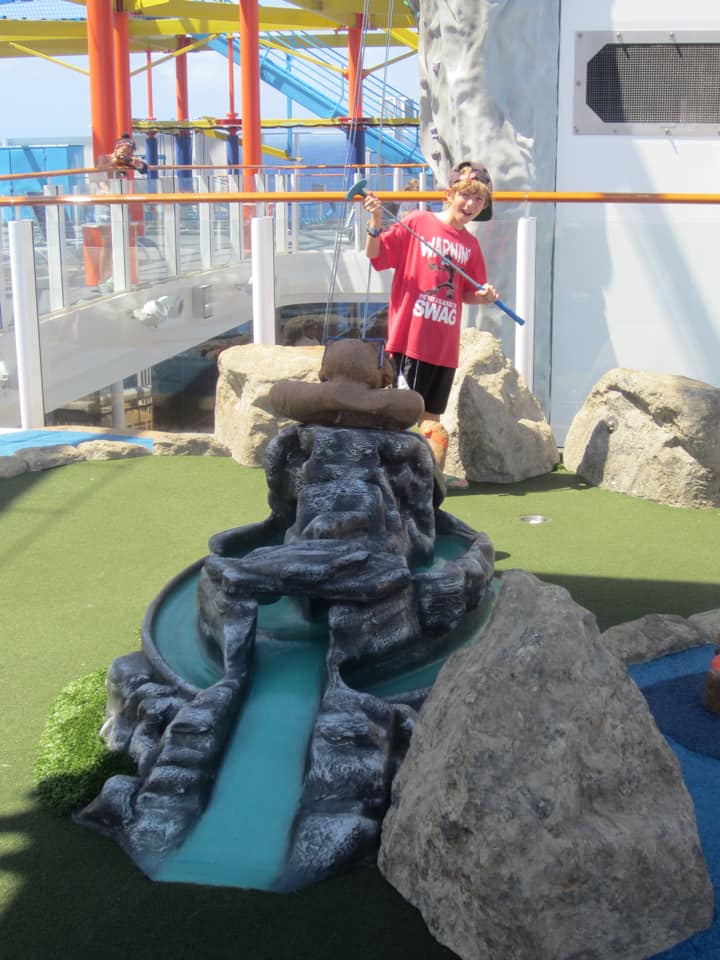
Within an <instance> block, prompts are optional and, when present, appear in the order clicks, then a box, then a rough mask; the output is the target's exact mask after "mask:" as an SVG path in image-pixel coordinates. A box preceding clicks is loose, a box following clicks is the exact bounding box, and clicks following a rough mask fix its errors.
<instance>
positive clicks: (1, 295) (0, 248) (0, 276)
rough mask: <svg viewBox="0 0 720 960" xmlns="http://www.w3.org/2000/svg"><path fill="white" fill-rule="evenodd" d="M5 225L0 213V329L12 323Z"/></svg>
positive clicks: (6, 327)
mask: <svg viewBox="0 0 720 960" xmlns="http://www.w3.org/2000/svg"><path fill="white" fill-rule="evenodd" d="M4 250H5V225H4V223H3V218H2V214H1V213H0V330H7V329H8V327H9V326H10V324H11V323H12V301H11V300H10V297H9V296H8V295H7V291H6V288H5V256H4Z"/></svg>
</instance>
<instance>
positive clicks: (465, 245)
mask: <svg viewBox="0 0 720 960" xmlns="http://www.w3.org/2000/svg"><path fill="white" fill-rule="evenodd" d="M363 205H364V207H365V209H366V210H367V211H368V213H369V214H370V221H369V223H368V227H367V241H366V244H365V253H366V254H367V256H368V258H369V259H370V262H371V264H372V266H373V267H374V269H376V270H388V269H394V271H395V272H394V275H393V280H392V286H391V290H390V304H389V309H388V336H387V351H388V353H389V354H390V355H391V357H392V360H393V364H394V367H395V373H396V379H397V385H398V386H400V387H409V388H410V389H411V390H415V391H416V392H417V393H419V394H421V396H422V397H423V400H424V401H425V413H424V415H423V420H422V421H421V423H420V430H421V432H422V433H423V435H424V436H425V437H426V438H427V440H428V442H429V443H430V447H431V449H432V451H433V454H434V456H435V459H436V461H437V463H438V466H439V467H440V469H441V470H442V469H443V467H444V464H445V456H446V453H447V444H448V435H447V431H446V430H445V428H444V427H443V425H442V424H441V423H440V417H441V415H442V414H443V413H444V412H445V408H446V407H447V402H448V399H449V396H450V389H451V387H452V383H453V378H454V376H455V370H456V369H457V366H458V361H459V353H460V326H461V318H462V305H463V303H469V304H484V303H494V302H495V301H496V300H497V299H498V294H497V292H496V290H495V288H494V287H493V286H491V285H490V284H488V283H487V274H486V269H485V260H484V257H483V254H482V250H481V249H480V244H479V243H478V241H477V239H476V238H475V237H474V236H473V235H472V234H471V233H470V232H469V230H467V225H468V224H469V223H471V222H472V221H473V220H489V219H490V218H491V216H492V180H491V179H490V174H489V173H488V171H487V170H486V169H485V167H484V166H482V164H479V163H471V162H469V161H468V162H465V163H462V164H458V165H457V166H456V167H453V169H452V171H451V173H450V177H449V185H448V188H447V190H446V191H445V207H444V209H443V210H442V211H441V212H440V213H433V212H431V211H426V210H416V211H412V212H410V213H408V214H407V215H406V216H405V217H404V218H402V219H401V220H396V221H395V222H394V223H393V224H392V226H390V227H389V228H388V229H387V230H383V222H382V221H383V205H382V204H381V202H380V201H379V200H378V198H377V197H376V196H375V195H374V194H373V193H367V195H366V196H365V199H364V201H363ZM455 266H457V267H458V268H460V270H461V271H462V273H461V272H459V271H458V270H456V269H454V267H455ZM463 274H466V276H463ZM470 278H472V280H474V281H476V283H477V284H479V285H480V286H481V287H482V288H481V289H479V288H478V287H477V286H475V285H474V284H472V283H470V282H469V280H470ZM447 479H448V486H452V487H467V481H465V480H462V479H459V478H453V477H450V478H447Z"/></svg>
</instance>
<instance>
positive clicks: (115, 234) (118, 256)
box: [110, 180, 130, 293]
mask: <svg viewBox="0 0 720 960" xmlns="http://www.w3.org/2000/svg"><path fill="white" fill-rule="evenodd" d="M110 188H111V190H112V192H113V193H115V194H122V193H126V192H127V187H126V186H125V182H124V181H123V180H111V181H110ZM110 237H111V242H112V281H113V291H114V292H115V293H122V292H123V291H125V290H129V289H130V208H129V207H128V205H127V204H126V203H113V204H111V206H110Z"/></svg>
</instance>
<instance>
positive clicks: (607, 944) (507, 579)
mask: <svg viewBox="0 0 720 960" xmlns="http://www.w3.org/2000/svg"><path fill="white" fill-rule="evenodd" d="M392 796H393V800H392V806H391V808H390V810H389V812H388V814H387V816H386V819H385V822H384V825H383V836H382V846H381V850H380V858H379V864H380V869H381V871H382V872H383V874H384V875H385V876H386V878H387V879H388V880H389V881H390V883H392V884H393V886H395V887H396V888H397V889H398V890H399V891H400V892H401V893H402V895H403V896H404V897H405V898H406V899H408V900H409V901H410V903H412V904H414V905H415V906H416V907H417V908H418V909H419V910H420V912H421V913H422V915H423V917H424V918H425V921H426V923H427V925H428V927H429V929H430V931H431V932H432V933H433V935H434V936H435V937H436V938H437V939H438V940H439V941H440V942H441V943H443V944H446V945H447V946H448V947H450V948H451V949H452V950H454V951H455V952H456V953H457V954H459V956H460V957H462V958H463V960H491V958H497V957H502V958H509V957H512V958H514V960H570V958H579V957H582V958H583V960H641V958H645V957H649V956H651V955H653V954H655V953H657V952H658V951H660V950H664V949H666V948H668V947H670V946H672V945H673V944H675V943H677V942H679V941H681V940H683V939H685V938H687V937H688V936H690V935H691V934H693V933H694V932H696V931H698V930H700V929H703V928H705V927H706V926H708V925H709V924H710V923H711V921H712V916H713V891H712V886H711V884H710V880H709V878H708V875H707V871H706V868H705V863H704V860H703V856H702V853H701V850H700V844H699V840H698V835H697V828H696V825H695V816H694V810H693V806H692V802H691V799H690V797H689V795H688V793H687V790H686V788H685V785H684V783H683V780H682V777H681V774H680V769H679V765H678V763H677V760H676V759H675V756H674V754H673V752H672V750H671V749H670V748H669V747H668V745H667V743H666V742H665V740H664V738H663V737H662V735H661V734H660V733H659V731H658V729H657V727H656V726H655V724H654V722H653V720H652V717H651V715H650V713H649V711H648V708H647V706H646V703H645V700H644V698H643V696H642V694H641V693H640V692H639V690H638V689H637V688H636V687H635V685H634V684H633V683H632V682H631V681H630V679H629V678H628V676H627V673H626V671H625V669H624V667H623V665H622V664H621V663H620V662H619V661H618V660H617V659H615V658H614V657H613V656H611V655H610V654H609V653H608V652H607V650H606V649H605V647H604V646H603V644H602V643H601V642H600V639H599V633H598V629H597V625H596V623H595V621H594V618H593V617H592V615H591V614H589V613H588V612H587V611H586V610H584V609H583V608H581V607H579V606H577V605H576V604H575V603H573V601H572V599H571V598H570V596H569V594H568V593H567V592H566V591H565V590H563V589H562V588H560V587H556V586H552V585H544V584H541V583H540V581H538V580H537V579H536V578H534V577H532V576H530V575H528V574H525V573H522V572H520V571H513V572H510V573H507V574H505V575H504V576H503V578H502V585H501V590H500V595H499V597H498V599H497V601H496V604H495V606H494V608H493V613H492V616H491V620H490V623H489V624H488V626H487V628H486V631H485V633H484V634H483V642H482V644H481V645H479V646H476V647H471V648H468V649H466V650H462V651H460V652H458V653H455V654H454V655H453V656H452V657H451V658H450V659H449V660H448V661H447V663H446V664H445V666H444V668H443V670H442V671H441V673H440V676H439V677H438V679H437V680H436V682H435V685H434V687H433V689H432V691H431V693H430V695H429V697H428V699H427V701H426V702H425V704H424V706H423V709H422V712H421V714H420V717H419V719H418V721H417V723H416V725H415V730H414V733H413V737H412V740H411V743H410V748H409V750H408V753H407V756H406V759H405V761H404V763H403V766H402V767H401V769H400V771H399V773H398V775H397V777H396V779H395V782H394V784H393V791H392Z"/></svg>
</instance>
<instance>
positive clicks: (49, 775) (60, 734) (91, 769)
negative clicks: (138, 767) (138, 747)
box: [35, 670, 135, 816]
mask: <svg viewBox="0 0 720 960" xmlns="http://www.w3.org/2000/svg"><path fill="white" fill-rule="evenodd" d="M106 674H107V670H96V671H95V672H94V673H88V674H86V675H85V676H82V677H79V678H78V679H77V680H73V681H72V682H71V683H69V684H68V685H67V687H65V689H64V690H62V691H61V692H60V694H58V696H57V698H56V700H55V702H54V703H53V705H52V708H51V710H50V716H49V717H48V720H47V723H46V724H45V729H44V730H43V733H42V735H41V737H40V742H39V744H38V750H37V757H36V760H35V785H36V789H37V795H38V797H39V799H40V802H41V803H42V804H43V806H44V807H46V808H47V809H48V810H50V811H51V812H52V813H55V814H57V815H58V816H66V815H67V814H69V813H71V812H72V811H73V810H76V809H78V808H79V807H83V806H85V805H86V804H87V803H89V802H90V801H91V800H92V799H93V798H94V797H95V796H97V794H98V793H99V792H100V790H101V788H102V785H103V784H104V783H105V781H106V780H107V779H108V777H110V776H112V775H113V774H115V773H134V772H135V771H134V768H133V765H132V763H131V761H130V760H129V758H127V757H126V756H125V755H124V754H114V753H111V752H110V751H109V750H108V749H107V747H106V746H105V744H104V743H103V742H102V740H101V739H100V736H99V732H100V728H101V726H102V724H103V721H104V720H105V676H106Z"/></svg>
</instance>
